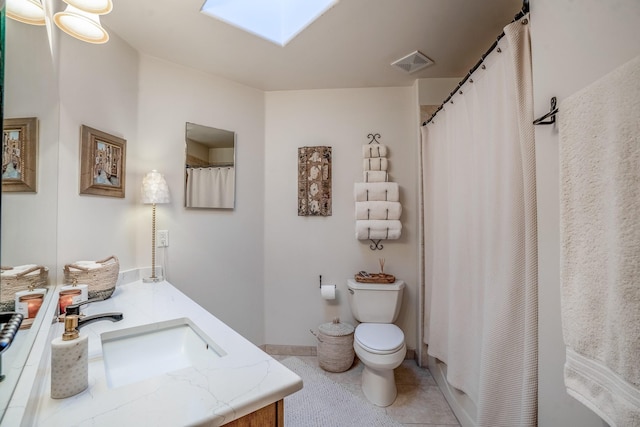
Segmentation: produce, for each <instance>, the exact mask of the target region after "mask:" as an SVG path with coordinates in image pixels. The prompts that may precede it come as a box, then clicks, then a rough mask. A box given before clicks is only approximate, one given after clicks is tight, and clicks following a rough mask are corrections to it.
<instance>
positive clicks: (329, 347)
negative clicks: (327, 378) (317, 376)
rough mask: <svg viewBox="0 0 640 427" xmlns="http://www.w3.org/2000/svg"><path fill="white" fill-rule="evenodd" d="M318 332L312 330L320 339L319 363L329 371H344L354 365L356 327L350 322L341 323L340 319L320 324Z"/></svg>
mask: <svg viewBox="0 0 640 427" xmlns="http://www.w3.org/2000/svg"><path fill="white" fill-rule="evenodd" d="M318 331H319V332H318V334H316V333H314V332H313V331H311V333H312V334H313V335H315V337H316V338H317V339H318V352H317V353H318V363H319V365H320V367H321V368H322V369H324V370H325V371H329V372H344V371H346V370H347V369H349V368H350V367H351V365H353V359H354V358H355V351H354V349H353V333H354V331H355V329H354V327H353V326H352V325H350V324H349V323H341V322H340V319H334V320H333V322H329V323H323V324H322V325H320V326H318Z"/></svg>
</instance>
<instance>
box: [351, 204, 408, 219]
mask: <svg viewBox="0 0 640 427" xmlns="http://www.w3.org/2000/svg"><path fill="white" fill-rule="evenodd" d="M401 214H402V205H401V204H400V202H356V219H400V215H401Z"/></svg>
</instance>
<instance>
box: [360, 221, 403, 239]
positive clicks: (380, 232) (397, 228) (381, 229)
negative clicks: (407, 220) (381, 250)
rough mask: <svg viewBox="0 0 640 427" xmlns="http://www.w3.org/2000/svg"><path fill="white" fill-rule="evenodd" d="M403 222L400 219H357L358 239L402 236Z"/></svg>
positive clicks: (396, 237)
mask: <svg viewBox="0 0 640 427" xmlns="http://www.w3.org/2000/svg"><path fill="white" fill-rule="evenodd" d="M401 233H402V223H401V222H400V221H398V220H388V221H385V220H358V221H356V239H358V240H369V239H372V240H379V239H383V240H395V239H399V238H400V234H401Z"/></svg>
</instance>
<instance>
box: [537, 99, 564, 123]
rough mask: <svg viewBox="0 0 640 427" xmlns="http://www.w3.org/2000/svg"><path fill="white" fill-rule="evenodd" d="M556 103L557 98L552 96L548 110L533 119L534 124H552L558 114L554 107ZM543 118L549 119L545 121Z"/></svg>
mask: <svg viewBox="0 0 640 427" xmlns="http://www.w3.org/2000/svg"><path fill="white" fill-rule="evenodd" d="M557 103H558V100H557V99H556V97H555V96H554V97H552V98H551V102H550V104H551V107H550V108H549V112H548V113H547V114H545V115H544V116H542V117H540V118H538V119H535V120H534V121H533V124H534V125H552V124H554V123H555V122H556V114H558V108H557V107H556V104H557ZM545 119H549V120H547V121H546V122H545V121H544V120H545Z"/></svg>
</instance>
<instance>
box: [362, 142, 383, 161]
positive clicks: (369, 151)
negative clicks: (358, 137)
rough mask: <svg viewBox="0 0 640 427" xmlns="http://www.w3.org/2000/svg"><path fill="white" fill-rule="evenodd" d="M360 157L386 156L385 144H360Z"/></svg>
mask: <svg viewBox="0 0 640 427" xmlns="http://www.w3.org/2000/svg"><path fill="white" fill-rule="evenodd" d="M362 157H363V158H364V159H368V158H370V157H387V146H386V145H382V144H368V145H363V146H362Z"/></svg>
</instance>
